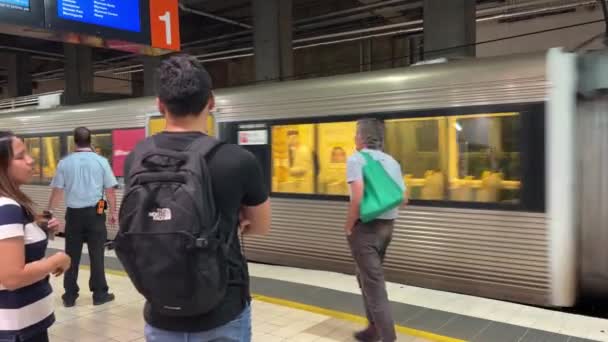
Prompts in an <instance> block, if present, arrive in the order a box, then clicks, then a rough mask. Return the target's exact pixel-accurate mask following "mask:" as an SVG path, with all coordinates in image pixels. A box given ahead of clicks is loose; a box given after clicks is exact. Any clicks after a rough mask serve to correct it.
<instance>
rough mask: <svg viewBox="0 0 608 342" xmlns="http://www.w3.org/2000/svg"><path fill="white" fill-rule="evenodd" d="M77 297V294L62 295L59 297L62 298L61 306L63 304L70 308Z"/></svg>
mask: <svg viewBox="0 0 608 342" xmlns="http://www.w3.org/2000/svg"><path fill="white" fill-rule="evenodd" d="M77 298H78V295H76V296H75V297H74V296H66V295H63V297H61V299H62V300H63V306H65V307H66V308H71V307H73V306H74V305H76V299H77Z"/></svg>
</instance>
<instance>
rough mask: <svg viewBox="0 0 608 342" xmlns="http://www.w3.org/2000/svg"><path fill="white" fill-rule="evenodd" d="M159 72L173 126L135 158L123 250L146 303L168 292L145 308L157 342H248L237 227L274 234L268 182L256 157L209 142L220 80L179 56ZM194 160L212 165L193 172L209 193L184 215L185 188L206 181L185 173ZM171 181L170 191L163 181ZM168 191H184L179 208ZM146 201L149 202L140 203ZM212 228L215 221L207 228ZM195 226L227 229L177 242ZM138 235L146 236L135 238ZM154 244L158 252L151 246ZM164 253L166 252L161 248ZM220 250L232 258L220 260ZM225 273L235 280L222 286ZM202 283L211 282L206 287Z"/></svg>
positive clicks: (130, 165)
mask: <svg viewBox="0 0 608 342" xmlns="http://www.w3.org/2000/svg"><path fill="white" fill-rule="evenodd" d="M159 74H160V75H159V83H160V86H159V90H158V109H159V111H160V112H161V113H162V114H163V116H164V118H165V119H166V120H167V126H166V129H165V131H164V132H162V133H160V134H157V135H155V136H152V137H149V138H147V139H146V140H144V141H143V142H141V143H140V144H139V145H138V146H137V147H136V148H135V150H134V151H133V152H132V153H131V154H129V156H128V157H127V159H126V161H125V172H124V175H125V193H126V194H127V195H126V197H125V199H123V202H122V206H123V208H128V209H125V212H128V213H129V214H128V215H126V216H125V217H124V219H123V217H121V227H120V231H119V233H118V236H117V238H116V253H117V255H118V256H119V258H120V259H121V262H122V263H123V265H125V269H126V270H127V273H128V274H129V276H130V277H131V278H132V279H133V275H135V279H136V282H138V279H144V280H143V282H140V285H143V286H140V288H139V289H140V291H141V292H143V293H144V295H145V296H147V297H150V296H151V293H156V294H158V295H157V296H153V297H155V298H153V299H152V302H151V301H150V300H149V301H147V302H146V305H145V308H144V318H145V320H146V323H147V324H146V327H145V335H146V340H147V341H163V342H174V341H175V342H177V341H197V342H204V341H242V342H248V341H250V340H251V307H250V302H251V298H250V293H249V272H248V271H247V261H246V260H245V257H244V255H243V254H242V253H241V248H240V241H239V238H238V234H237V230H238V229H241V231H242V233H243V234H266V233H268V231H269V229H270V201H269V199H268V190H267V185H266V184H264V177H263V175H262V170H261V168H260V165H259V163H258V161H257V159H256V158H255V156H254V155H253V154H251V153H250V152H248V151H247V150H245V149H243V148H241V147H240V146H238V145H232V144H220V143H219V142H218V141H217V140H216V139H214V138H212V137H209V136H208V135H207V117H208V116H209V112H210V111H211V110H212V109H213V107H214V104H215V100H214V97H213V93H212V84H211V78H210V76H209V74H208V73H207V71H206V70H205V69H204V68H203V66H202V65H201V64H200V63H199V62H198V61H197V60H196V58H194V57H190V56H184V55H181V56H173V57H171V58H169V59H167V60H165V61H163V62H162V64H161V66H160V72H159ZM191 147H192V149H191ZM197 152H198V153H197ZM184 156H187V158H186V159H184V158H185V157H184ZM144 158H145V160H146V162H144ZM191 158H200V160H204V161H205V163H196V164H197V165H199V164H203V165H205V164H206V167H205V168H203V167H201V166H194V167H193V168H194V170H195V172H194V173H192V171H190V172H189V173H188V174H194V176H195V177H200V178H202V179H200V182H202V184H203V187H202V188H201V187H196V189H198V190H197V191H198V192H200V193H198V194H193V198H191V199H190V200H189V201H188V202H187V203H188V204H185V205H190V204H191V203H195V204H196V205H195V207H198V208H199V210H195V211H196V213H191V212H188V213H180V210H184V209H183V207H181V208H180V206H176V203H177V201H180V202H179V203H183V202H181V200H182V199H185V200H188V198H187V197H185V196H184V191H185V190H186V189H191V188H190V184H192V183H198V182H196V181H193V180H192V179H190V178H188V180H187V179H186V178H185V176H182V175H183V174H184V172H185V171H181V166H184V165H185V166H188V165H191V162H190V161H191ZM180 160H182V161H183V160H185V161H183V163H185V164H180V163H179V161H180ZM176 161H177V162H176ZM180 165H181V166H180ZM155 170H160V171H155ZM171 170H174V171H171ZM176 170H180V172H176ZM182 177H184V178H182ZM163 179H164V180H166V182H165V184H167V185H163V184H162V182H163ZM173 179H176V180H177V179H182V181H181V182H183V183H181V184H184V185H181V186H180V185H178V184H179V182H176V183H173V185H169V181H170V180H173ZM144 182H145V183H144ZM142 183H144V184H145V187H142ZM167 189H173V190H174V192H172V195H173V196H174V199H172V200H171V201H166V200H164V199H163V197H164V196H165V195H168V194H169V193H171V190H167ZM131 190H133V192H131ZM166 191H169V192H166ZM157 195H158V196H157ZM161 195H163V196H161ZM207 196H209V197H207ZM130 197H131V198H133V200H131V199H130ZM140 200H141V201H142V202H145V204H140V203H138V202H140ZM143 205H145V207H144V206H143ZM213 207H215V210H213V209H212V208H213ZM137 208H140V209H137ZM203 208H206V209H203ZM177 214H179V216H178V215H177ZM197 214H200V215H197ZM212 217H214V218H215V219H212ZM207 221H209V222H215V224H211V225H209V226H207V225H204V223H205V222H207ZM185 222H189V223H192V224H197V223H196V222H200V226H198V227H195V228H196V229H195V230H200V233H201V234H202V233H203V232H205V233H208V232H209V230H210V228H212V227H211V226H213V227H215V229H217V231H216V232H215V234H213V235H211V236H210V235H205V236H204V238H202V239H201V238H199V239H196V241H197V242H198V241H201V243H200V244H198V245H196V246H192V248H191V249H190V250H189V251H185V250H184V247H183V244H180V243H171V242H170V241H173V240H171V235H174V234H176V233H178V234H179V233H180V231H181V235H182V236H188V234H192V233H193V232H192V231H191V230H190V228H191V227H188V224H186V223H185ZM180 223H181V226H180ZM146 224H147V226H146ZM123 229H124V234H123ZM141 233H143V234H146V237H143V236H142V235H141ZM129 234H140V235H138V238H137V239H131V238H129V237H128V235H129ZM201 236H202V235H201ZM142 239H143V241H142ZM209 240H211V241H209ZM165 242H167V243H165ZM218 243H221V245H220V246H218V245H217V244H218ZM150 245H153V246H158V248H149V247H148V246H150ZM213 245H216V246H215V247H212V246H213ZM162 249H164V251H163V252H162V254H160V255H159V251H158V250H162ZM219 253H221V254H222V256H223V257H222V258H218V257H217V255H218V254H219ZM177 260H179V262H177ZM144 261H147V262H144ZM224 272H226V273H224ZM221 274H225V275H227V278H226V279H222V278H223V277H220V275H221ZM159 277H160V278H161V279H158V278H159ZM167 278H172V279H167ZM146 279H148V282H146ZM182 279H190V280H192V281H194V282H196V283H197V284H200V285H201V286H200V287H196V288H193V286H194V285H193V283H192V282H188V281H182ZM201 279H203V280H208V282H206V281H198V280H201ZM197 281H198V282H197ZM212 284H217V286H214V285H212ZM188 285H189V286H188ZM178 288H181V289H182V290H181V292H180V290H179V289H178ZM201 290H209V291H208V292H206V291H203V292H201ZM224 290H225V292H224ZM184 291H189V292H188V293H190V295H192V297H185V295H186V296H189V295H188V294H185V293H184ZM219 292H224V293H223V294H221V293H219ZM160 296H162V297H163V298H159V297H160ZM148 299H150V298H148ZM154 302H155V303H154ZM164 303H175V304H173V305H169V304H164ZM194 303H196V304H194ZM186 310H187V311H186Z"/></svg>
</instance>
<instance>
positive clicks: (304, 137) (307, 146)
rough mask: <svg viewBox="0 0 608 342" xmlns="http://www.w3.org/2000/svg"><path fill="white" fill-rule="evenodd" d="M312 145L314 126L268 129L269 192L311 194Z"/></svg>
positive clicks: (312, 175) (289, 126) (313, 186)
mask: <svg viewBox="0 0 608 342" xmlns="http://www.w3.org/2000/svg"><path fill="white" fill-rule="evenodd" d="M314 143H315V125H312V124H302V125H286V126H274V127H272V166H273V167H272V171H273V172H272V191H274V192H283V193H295V194H312V193H314V191H315V183H314V179H315V167H314V152H315V151H314V148H315V145H314Z"/></svg>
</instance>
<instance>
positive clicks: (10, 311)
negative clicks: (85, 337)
mask: <svg viewBox="0 0 608 342" xmlns="http://www.w3.org/2000/svg"><path fill="white" fill-rule="evenodd" d="M28 221H29V220H28V219H27V216H26V214H25V211H24V210H23V208H21V206H20V205H19V204H18V203H17V202H15V201H14V200H12V199H10V198H7V197H0V240H4V239H10V238H15V237H23V239H24V241H25V263H26V264H27V263H30V262H33V261H37V260H40V259H42V258H44V256H45V251H46V247H47V236H46V233H45V232H44V231H43V230H42V229H40V227H38V226H37V225H36V224H35V223H33V222H28ZM54 321H55V316H54V314H53V297H52V289H51V285H50V283H49V277H46V278H45V279H43V280H41V281H39V282H37V283H34V284H32V285H29V286H26V287H23V288H20V289H18V290H15V291H9V290H7V289H6V288H5V287H4V286H2V284H0V341H2V340H14V339H15V337H19V339H21V340H25V339H27V338H29V337H31V336H32V335H36V334H39V333H41V332H43V331H45V330H46V329H48V328H49V327H50V326H51V325H52V324H53V323H54Z"/></svg>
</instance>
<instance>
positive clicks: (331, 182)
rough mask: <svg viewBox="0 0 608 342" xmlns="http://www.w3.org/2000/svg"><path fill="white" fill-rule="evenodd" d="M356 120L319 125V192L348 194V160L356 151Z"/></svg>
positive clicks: (324, 193)
mask: <svg viewBox="0 0 608 342" xmlns="http://www.w3.org/2000/svg"><path fill="white" fill-rule="evenodd" d="M356 130H357V124H356V122H354V121H353V122H338V123H323V124H319V125H317V157H318V171H319V174H318V177H317V191H316V192H317V193H318V194H323V195H348V192H349V191H348V184H347V183H346V161H347V159H348V157H349V156H350V155H352V154H353V153H354V152H355V133H356Z"/></svg>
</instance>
